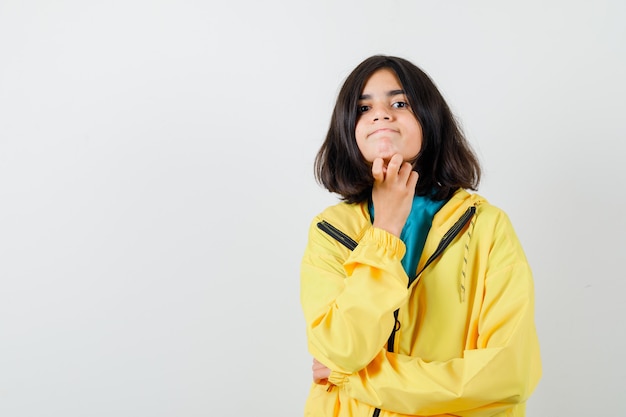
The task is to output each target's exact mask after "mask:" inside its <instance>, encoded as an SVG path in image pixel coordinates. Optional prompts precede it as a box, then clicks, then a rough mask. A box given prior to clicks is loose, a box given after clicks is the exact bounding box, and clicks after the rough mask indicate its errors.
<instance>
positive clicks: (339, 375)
mask: <svg viewBox="0 0 626 417" xmlns="http://www.w3.org/2000/svg"><path fill="white" fill-rule="evenodd" d="M347 379H348V374H344V373H343V372H338V371H330V375H329V376H328V382H330V383H331V384H333V385H337V386H338V387H340V386H342V385H343V384H344V383H345V382H346V380H347Z"/></svg>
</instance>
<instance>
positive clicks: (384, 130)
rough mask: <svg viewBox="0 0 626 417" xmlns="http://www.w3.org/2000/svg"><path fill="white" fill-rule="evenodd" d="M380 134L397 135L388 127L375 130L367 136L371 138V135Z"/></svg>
mask: <svg viewBox="0 0 626 417" xmlns="http://www.w3.org/2000/svg"><path fill="white" fill-rule="evenodd" d="M380 133H397V131H396V130H394V129H391V128H389V127H383V128H380V129H376V130H375V131H373V132H372V133H370V134H369V135H368V136H372V135H376V134H380Z"/></svg>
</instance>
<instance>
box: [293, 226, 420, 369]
mask: <svg viewBox="0 0 626 417" xmlns="http://www.w3.org/2000/svg"><path fill="white" fill-rule="evenodd" d="M317 220H319V219H316V220H315V221H313V223H312V224H311V228H310V230H309V241H308V245H307V247H306V250H305V253H304V256H303V260H302V264H301V279H300V283H301V285H300V298H301V304H302V308H303V312H304V317H305V321H306V329H307V338H308V348H309V352H310V353H311V354H312V355H313V357H315V358H316V359H317V360H318V361H320V362H321V363H323V364H324V365H326V366H327V367H328V368H330V369H333V370H337V371H340V372H344V373H352V372H356V371H359V370H361V369H363V368H364V367H365V366H367V364H368V363H370V362H371V361H372V359H373V358H374V357H375V356H376V355H377V354H378V353H379V352H380V350H381V349H382V348H383V346H384V345H385V343H386V341H387V338H388V337H389V334H390V333H391V330H392V328H393V326H394V324H395V319H394V316H393V312H394V310H396V309H397V308H398V307H399V306H400V305H401V304H402V303H403V302H404V300H405V299H406V297H407V294H408V290H407V284H408V277H407V275H406V273H405V272H404V269H403V268H402V264H401V263H400V260H401V259H402V257H403V256H404V252H405V246H404V243H403V242H402V241H401V240H400V239H398V238H397V237H396V236H393V235H392V234H390V233H388V232H386V231H384V230H381V229H377V228H374V227H372V226H368V227H367V229H366V230H365V231H364V232H363V233H362V235H363V236H362V238H361V239H360V241H359V243H358V246H357V247H356V248H355V249H354V250H353V251H349V250H348V249H347V248H344V247H343V246H341V245H340V244H339V243H338V242H336V241H335V240H334V239H333V238H331V237H330V236H327V235H326V234H325V233H324V232H322V231H321V230H319V229H318V228H317V226H316V225H317Z"/></svg>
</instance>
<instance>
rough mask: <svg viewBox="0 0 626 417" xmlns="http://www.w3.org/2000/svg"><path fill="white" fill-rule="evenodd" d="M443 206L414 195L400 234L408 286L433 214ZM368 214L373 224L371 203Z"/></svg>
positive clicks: (443, 202)
mask: <svg viewBox="0 0 626 417" xmlns="http://www.w3.org/2000/svg"><path fill="white" fill-rule="evenodd" d="M444 204H446V201H445V200H442V201H434V200H432V199H431V198H430V197H428V196H418V195H416V196H415V197H413V205H412V206H411V213H409V217H408V218H407V220H406V223H405V224H404V227H403V228H402V232H401V233H400V239H401V240H402V241H403V242H404V244H405V245H406V253H405V255H404V258H402V266H403V267H404V271H405V272H406V274H407V275H408V276H409V285H410V284H411V282H413V280H414V279H415V273H416V272H417V264H418V263H419V260H420V257H421V256H422V251H423V250H424V244H425V243H426V236H428V232H429V231H430V226H432V223H433V217H435V213H437V212H438V211H439V209H440V208H441V207H443V205H444ZM369 212H370V216H371V219H372V223H373V222H374V205H373V204H372V202H371V201H370V203H369Z"/></svg>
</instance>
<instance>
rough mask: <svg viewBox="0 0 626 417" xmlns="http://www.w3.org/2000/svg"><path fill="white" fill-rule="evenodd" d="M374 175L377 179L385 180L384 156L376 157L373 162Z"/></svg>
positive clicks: (379, 180)
mask: <svg viewBox="0 0 626 417" xmlns="http://www.w3.org/2000/svg"><path fill="white" fill-rule="evenodd" d="M372 175H373V176H374V180H375V181H378V182H382V181H384V180H385V169H384V161H383V159H382V158H376V159H374V162H373V163H372Z"/></svg>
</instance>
